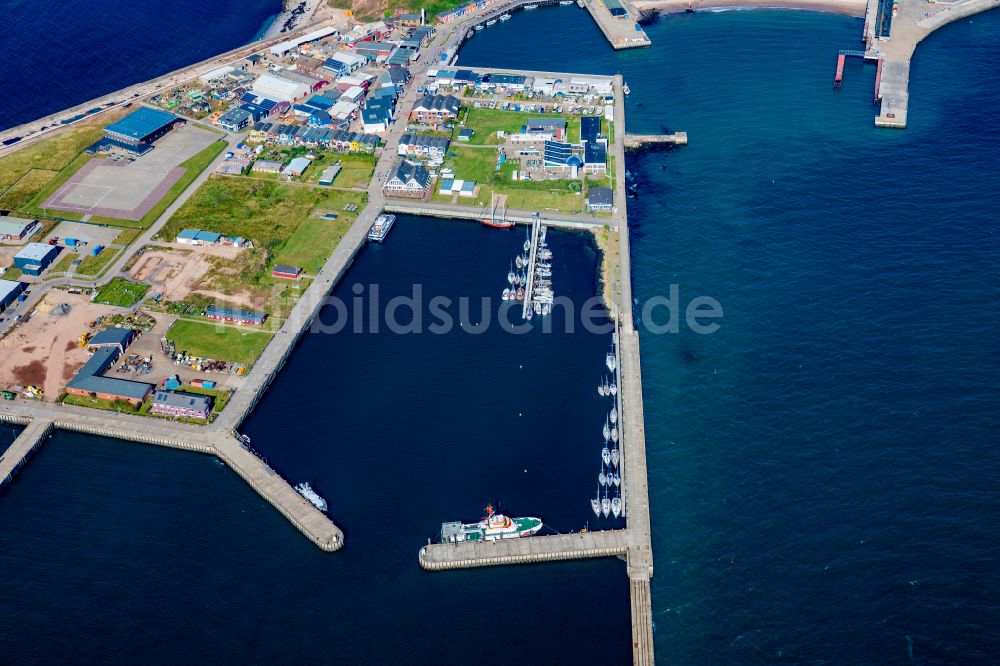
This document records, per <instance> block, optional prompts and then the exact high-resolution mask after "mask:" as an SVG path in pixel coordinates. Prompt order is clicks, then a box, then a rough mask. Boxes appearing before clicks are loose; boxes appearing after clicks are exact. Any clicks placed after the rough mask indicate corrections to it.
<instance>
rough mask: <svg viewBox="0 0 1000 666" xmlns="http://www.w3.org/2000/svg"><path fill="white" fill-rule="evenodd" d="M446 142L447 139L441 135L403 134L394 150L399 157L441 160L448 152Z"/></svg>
mask: <svg viewBox="0 0 1000 666" xmlns="http://www.w3.org/2000/svg"><path fill="white" fill-rule="evenodd" d="M448 144H449V141H448V139H447V138H446V137H442V136H425V135H423V134H404V135H403V136H402V137H401V138H400V139H399V147H398V148H397V151H396V152H397V154H398V155H399V156H400V157H409V158H416V159H424V160H430V161H433V162H443V161H444V158H445V156H446V155H447V154H448Z"/></svg>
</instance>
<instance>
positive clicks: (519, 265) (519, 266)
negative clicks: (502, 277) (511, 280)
mask: <svg viewBox="0 0 1000 666" xmlns="http://www.w3.org/2000/svg"><path fill="white" fill-rule="evenodd" d="M514 265H515V266H517V269H518V270H521V269H522V268H524V262H523V261H522V260H521V255H517V256H516V257H514Z"/></svg>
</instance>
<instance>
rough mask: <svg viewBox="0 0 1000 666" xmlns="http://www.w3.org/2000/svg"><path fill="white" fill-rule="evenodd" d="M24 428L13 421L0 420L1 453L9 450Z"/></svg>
mask: <svg viewBox="0 0 1000 666" xmlns="http://www.w3.org/2000/svg"><path fill="white" fill-rule="evenodd" d="M21 430H23V428H22V427H21V426H19V425H15V424H13V423H4V422H3V421H0V455H3V454H4V452H5V451H7V447H9V446H10V445H11V444H13V443H14V440H15V439H17V436H18V435H19V434H21Z"/></svg>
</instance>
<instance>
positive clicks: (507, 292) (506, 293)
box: [503, 289, 510, 301]
mask: <svg viewBox="0 0 1000 666" xmlns="http://www.w3.org/2000/svg"><path fill="white" fill-rule="evenodd" d="M503 300H505V301H509V300H510V289H504V290H503Z"/></svg>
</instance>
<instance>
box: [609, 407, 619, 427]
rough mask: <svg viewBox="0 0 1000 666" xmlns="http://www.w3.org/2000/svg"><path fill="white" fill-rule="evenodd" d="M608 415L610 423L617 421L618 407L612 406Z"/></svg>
mask: <svg viewBox="0 0 1000 666" xmlns="http://www.w3.org/2000/svg"><path fill="white" fill-rule="evenodd" d="M608 416H610V417H611V425H614V424H616V423H618V408H617V407H612V408H611V414H609V415H608Z"/></svg>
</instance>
